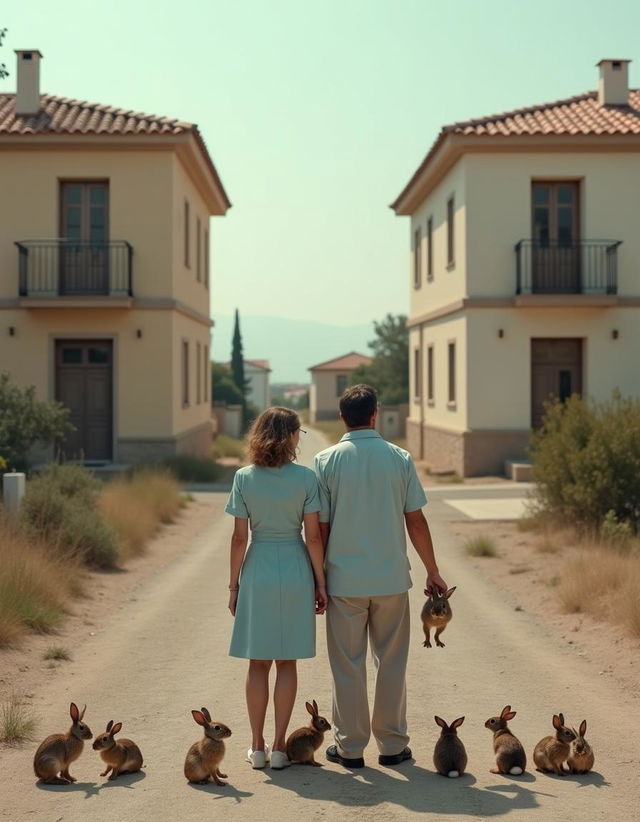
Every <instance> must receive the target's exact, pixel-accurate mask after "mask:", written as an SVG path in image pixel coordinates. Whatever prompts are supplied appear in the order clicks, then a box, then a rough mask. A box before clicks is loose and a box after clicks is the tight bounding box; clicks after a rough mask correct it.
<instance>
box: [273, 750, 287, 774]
mask: <svg viewBox="0 0 640 822" xmlns="http://www.w3.org/2000/svg"><path fill="white" fill-rule="evenodd" d="M289 765H291V760H290V759H289V757H288V756H287V755H286V753H283V752H282V751H271V767H272V768H273V769H275V770H276V771H281V770H282V769H283V768H288V767H289Z"/></svg>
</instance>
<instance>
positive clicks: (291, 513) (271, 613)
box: [225, 407, 327, 769]
mask: <svg viewBox="0 0 640 822" xmlns="http://www.w3.org/2000/svg"><path fill="white" fill-rule="evenodd" d="M299 439H300V420H299V418H298V415H297V414H296V413H295V412H294V411H291V410H290V409H289V408H280V407H273V408H267V410H266V411H263V413H262V414H260V416H259V417H258V419H257V420H256V421H255V422H254V424H253V426H252V427H251V430H250V432H249V436H248V456H249V459H250V461H251V465H248V466H246V467H245V468H241V469H240V470H239V471H238V472H237V473H236V476H235V479H234V482H233V489H232V491H231V496H230V497H229V502H228V503H227V507H226V508H225V510H226V511H227V513H229V514H233V516H234V517H235V526H234V529H233V536H232V537H231V562H230V566H231V567H230V578H229V592H230V595H229V610H230V611H231V613H232V614H233V615H234V616H235V622H234V625H233V635H232V638H231V648H230V651H229V654H230V655H231V656H235V657H240V658H243V659H249V660H250V661H249V672H248V674H247V682H246V696H247V709H248V712H249V722H250V723H251V733H252V741H251V747H250V748H249V750H248V752H247V759H248V761H249V762H251V765H252V766H253V767H254V768H264V766H265V764H266V762H267V761H268V759H269V749H268V747H267V746H266V745H265V742H264V735H263V733H264V720H265V714H266V711H267V704H268V702H269V671H270V669H271V666H272V663H273V662H274V661H275V664H276V682H275V688H274V692H273V701H274V708H275V737H274V740H273V746H272V749H271V755H270V757H271V767H272V768H277V769H279V768H286V767H287V766H288V765H290V764H291V763H290V762H289V759H288V758H287V755H286V753H285V739H286V733H287V726H288V725H289V719H290V718H291V712H292V710H293V704H294V701H295V698H296V690H297V684H298V683H297V669H296V660H298V659H307V658H309V657H313V656H315V617H314V611H315V613H316V614H323V613H324V612H325V610H326V607H327V591H326V583H325V576H324V556H323V553H324V552H323V548H322V540H321V537H320V526H319V524H318V511H319V510H320V500H319V494H318V486H317V480H316V477H315V474H314V472H313V471H311V469H309V468H305V467H304V466H302V465H296V464H295V463H294V460H295V457H296V448H297V446H298V441H299ZM249 523H250V524H251V544H250V546H249V550H248V551H246V555H245V550H246V548H247V542H248V531H249ZM303 523H304V533H305V541H306V545H305V541H303V539H302V535H301V527H302V524H303ZM241 570H242V576H240V571H241ZM314 589H315V590H314ZM314 603H315V606H314Z"/></svg>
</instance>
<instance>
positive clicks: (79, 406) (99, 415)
mask: <svg viewBox="0 0 640 822" xmlns="http://www.w3.org/2000/svg"><path fill="white" fill-rule="evenodd" d="M55 361H56V399H57V400H58V401H59V402H61V403H63V404H64V405H66V406H67V408H69V410H70V412H71V414H70V422H71V424H72V425H73V426H74V428H75V430H74V431H72V432H71V434H69V436H68V437H67V438H66V440H65V441H64V442H63V443H62V444H61V450H62V452H63V454H64V456H65V458H66V459H71V460H83V461H100V462H101V461H109V460H111V459H112V458H113V345H112V343H111V340H57V341H56V352H55Z"/></svg>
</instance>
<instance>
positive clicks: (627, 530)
mask: <svg viewBox="0 0 640 822" xmlns="http://www.w3.org/2000/svg"><path fill="white" fill-rule="evenodd" d="M600 537H601V539H602V541H603V542H608V543H609V544H611V545H615V546H616V547H620V548H626V547H627V546H628V545H629V543H630V542H631V540H632V539H633V527H632V525H631V523H630V522H629V521H628V520H625V521H624V522H619V521H618V518H617V517H616V512H615V511H607V513H606V515H605V518H604V519H603V520H602V525H601V526H600Z"/></svg>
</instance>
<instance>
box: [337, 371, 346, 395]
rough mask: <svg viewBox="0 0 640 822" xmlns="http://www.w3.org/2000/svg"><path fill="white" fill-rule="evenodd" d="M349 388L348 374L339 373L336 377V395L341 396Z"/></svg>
mask: <svg viewBox="0 0 640 822" xmlns="http://www.w3.org/2000/svg"><path fill="white" fill-rule="evenodd" d="M346 389H347V375H346V374H338V376H337V377H336V397H341V396H342V394H343V393H344V392H345V391H346Z"/></svg>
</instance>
